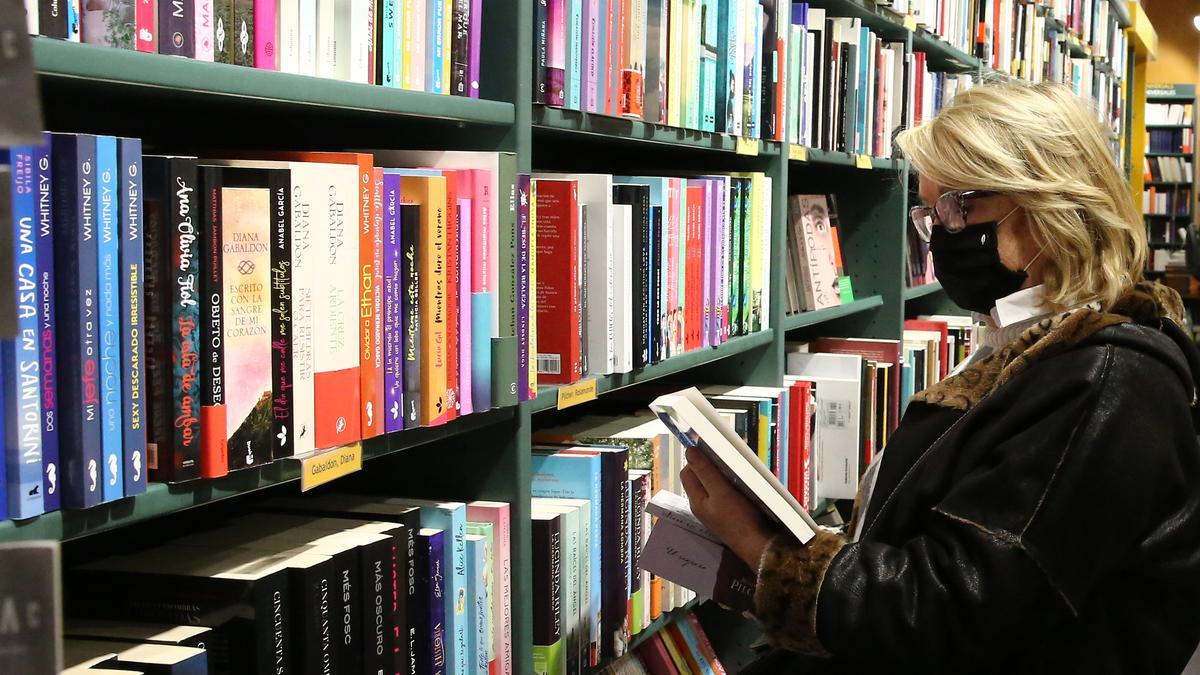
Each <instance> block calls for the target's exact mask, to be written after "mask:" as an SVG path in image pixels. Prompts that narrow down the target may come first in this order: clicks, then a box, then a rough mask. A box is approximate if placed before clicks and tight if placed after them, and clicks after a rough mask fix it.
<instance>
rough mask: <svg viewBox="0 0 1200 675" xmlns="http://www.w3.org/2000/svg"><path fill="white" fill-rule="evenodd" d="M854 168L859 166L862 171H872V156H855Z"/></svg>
mask: <svg viewBox="0 0 1200 675" xmlns="http://www.w3.org/2000/svg"><path fill="white" fill-rule="evenodd" d="M854 166H857V167H858V168H860V169H870V168H871V156H870V155H855V157H854Z"/></svg>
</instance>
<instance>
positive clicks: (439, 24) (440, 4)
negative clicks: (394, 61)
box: [415, 0, 449, 94]
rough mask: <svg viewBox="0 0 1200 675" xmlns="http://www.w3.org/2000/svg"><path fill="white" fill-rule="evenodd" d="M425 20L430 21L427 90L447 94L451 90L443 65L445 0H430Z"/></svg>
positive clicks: (426, 66) (426, 68)
mask: <svg viewBox="0 0 1200 675" xmlns="http://www.w3.org/2000/svg"><path fill="white" fill-rule="evenodd" d="M415 1H416V2H421V0H415ZM425 20H426V21H427V22H428V25H427V26H426V30H425V91H427V92H429V93H431V94H446V93H449V91H448V90H447V84H446V81H445V78H443V77H442V66H443V64H444V62H445V57H444V56H443V55H442V45H443V44H444V43H445V40H446V30H445V22H446V2H445V0H428V4H427V5H426V9H425Z"/></svg>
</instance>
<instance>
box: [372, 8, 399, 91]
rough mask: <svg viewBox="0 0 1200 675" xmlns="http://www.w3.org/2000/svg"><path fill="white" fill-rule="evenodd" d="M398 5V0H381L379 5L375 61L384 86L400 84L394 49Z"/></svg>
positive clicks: (397, 53)
mask: <svg viewBox="0 0 1200 675" xmlns="http://www.w3.org/2000/svg"><path fill="white" fill-rule="evenodd" d="M398 5H399V0H381V2H380V7H379V10H380V20H381V24H380V36H379V48H378V49H377V50H376V53H375V61H376V64H377V65H376V68H377V69H378V70H379V74H378V81H379V83H380V84H382V85H383V86H385V87H397V86H399V85H400V72H399V66H400V63H399V59H398V57H399V56H400V52H399V51H398V50H397V49H396V44H397V39H396V27H397V23H398V19H399V17H398V16H397V12H398V11H399V9H400V8H399V6H398Z"/></svg>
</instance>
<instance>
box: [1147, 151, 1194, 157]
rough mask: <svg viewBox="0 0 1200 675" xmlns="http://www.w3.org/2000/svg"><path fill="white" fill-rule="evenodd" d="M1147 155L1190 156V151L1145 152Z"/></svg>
mask: <svg viewBox="0 0 1200 675" xmlns="http://www.w3.org/2000/svg"><path fill="white" fill-rule="evenodd" d="M1146 156H1147V157H1191V156H1192V153H1190V152H1147V153H1146Z"/></svg>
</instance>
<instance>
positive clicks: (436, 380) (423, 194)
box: [401, 176, 447, 426]
mask: <svg viewBox="0 0 1200 675" xmlns="http://www.w3.org/2000/svg"><path fill="white" fill-rule="evenodd" d="M410 182H411V183H414V184H415V185H414V186H413V188H410V187H409V183H410ZM410 189H416V190H417V191H418V192H419V198H418V199H417V200H415V201H416V202H417V203H419V204H421V233H420V235H419V237H420V242H421V244H422V246H421V248H420V249H418V252H419V253H420V257H419V260H418V272H417V281H418V284H419V290H418V293H419V295H420V298H421V300H422V302H420V303H419V305H418V308H419V309H418V314H419V319H420V326H421V329H420V340H421V342H420V358H421V361H420V363H421V375H420V380H419V382H420V387H421V391H422V392H423V393H424V394H426V395H425V396H424V397H423V398H422V404H423V405H422V407H421V409H420V411H421V416H420V420H421V424H422V425H423V426H432V425H437V424H442V423H444V422H445V421H446V418H447V401H446V381H447V379H446V377H447V376H446V365H447V364H446V302H447V298H446V273H447V269H446V242H447V240H446V179H445V178H444V177H436V176H430V177H422V178H420V179H416V178H414V179H410V178H404V179H402V180H401V190H402V192H403V196H404V199H405V201H410V197H409V196H410V194H411V193H410V192H409V190H410Z"/></svg>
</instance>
